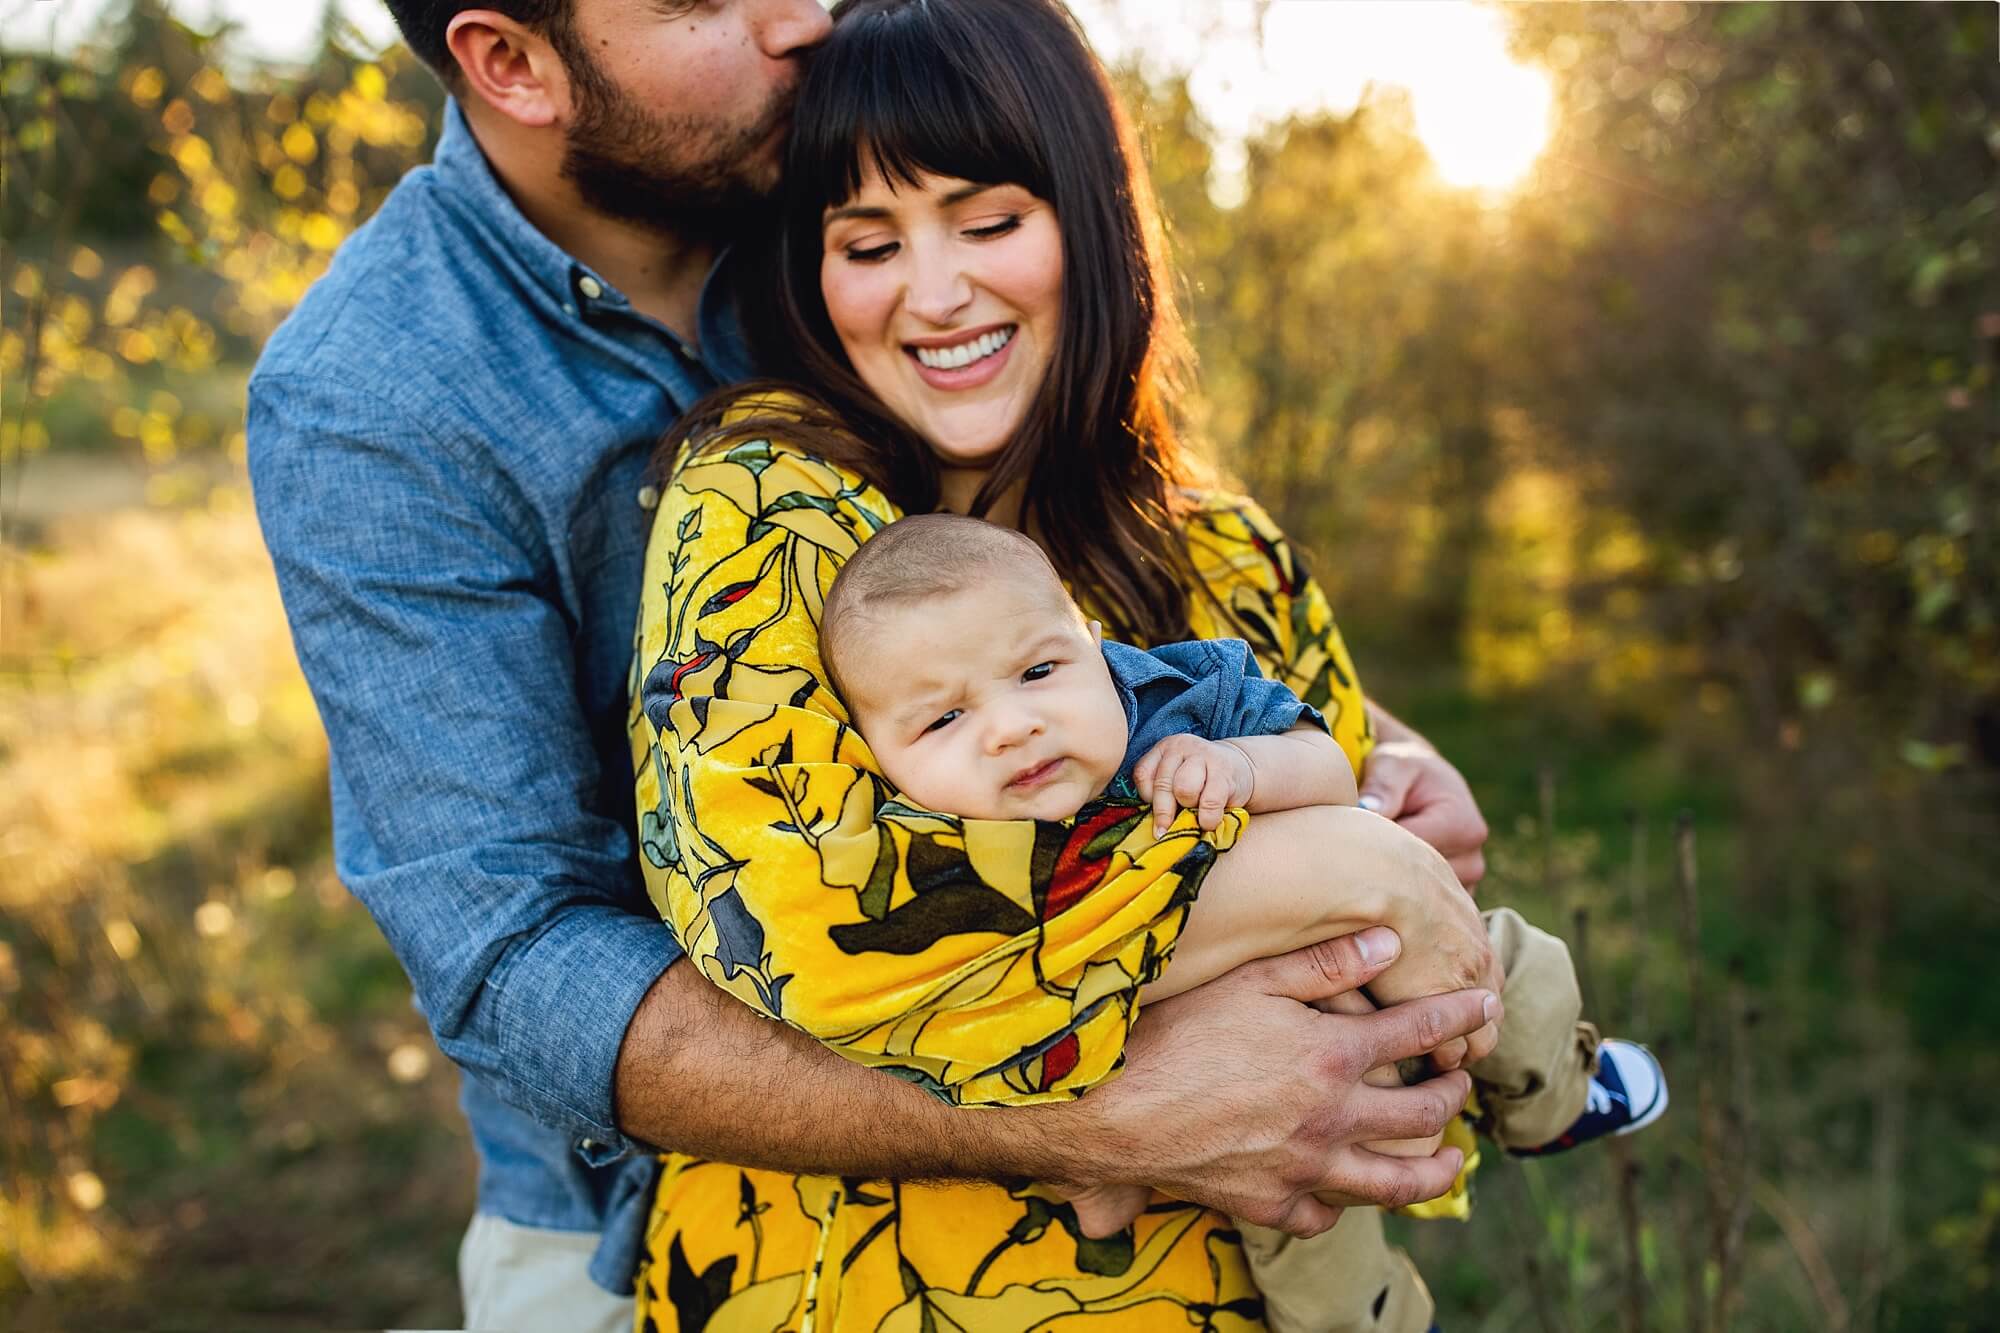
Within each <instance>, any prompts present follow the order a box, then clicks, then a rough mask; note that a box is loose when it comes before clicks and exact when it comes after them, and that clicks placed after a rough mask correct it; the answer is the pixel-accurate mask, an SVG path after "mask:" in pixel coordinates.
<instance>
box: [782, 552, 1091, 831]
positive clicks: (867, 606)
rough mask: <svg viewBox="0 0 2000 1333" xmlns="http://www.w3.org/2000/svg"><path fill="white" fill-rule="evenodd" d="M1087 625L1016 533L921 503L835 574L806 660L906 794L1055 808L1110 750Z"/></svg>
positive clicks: (990, 813)
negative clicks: (929, 510)
mask: <svg viewBox="0 0 2000 1333" xmlns="http://www.w3.org/2000/svg"><path fill="white" fill-rule="evenodd" d="M1100 633H1101V631H1100V630H1099V629H1098V626H1097V624H1096V623H1095V622H1093V621H1086V620H1085V619H1084V618H1083V613H1082V612H1080V611H1078V610H1077V607H1076V603H1075V602H1073V601H1071V600H1070V596H1069V593H1068V592H1066V591H1065V590H1064V589H1063V586H1062V580H1061V579H1059V578H1058V577H1057V576H1056V571H1055V567H1054V566H1052V565H1051V564H1049V560H1048V557H1047V556H1045V555H1043V554H1042V550H1041V548H1040V547H1039V546H1036V545H1035V544H1034V542H1032V541H1030V540H1029V539H1028V538H1027V537H1025V536H1023V535H1022V534H1020V533H1018V532H1015V531H1014V530H1012V529H1011V528H1003V527H999V526H997V525H995V524H992V523H987V522H985V521H984V520H981V519H976V518H961V517H959V516H958V515H956V514H922V515H918V516H915V517H912V518H906V519H903V520H901V521H900V522H896V523H892V524H890V525H889V526H888V527H886V528H884V529H883V530H882V531H881V532H880V533H878V534H877V535H876V536H874V537H871V538H870V539H869V540H867V541H865V542H863V543H862V544H861V546H860V549H859V550H857V551H856V552H855V554H854V558H853V559H851V560H849V561H848V562H847V565H846V567H845V568H843V569H842V570H841V571H840V576H839V577H838V578H836V579H835V580H834V581H833V587H832V588H831V589H830V590H829V591H828V592H827V596H826V609H825V611H824V613H823V614H822V616H821V618H820V640H819V641H820V659H821V661H823V662H824V663H825V665H826V669H827V674H828V676H830V677H831V678H832V681H833V686H834V688H835V689H836V690H838V691H839V692H840V697H841V698H842V699H844V700H845V701H846V703H847V711H848V713H849V715H850V716H852V717H853V719H854V725H855V726H856V727H857V728H858V729H859V730H860V732H861V734H862V735H863V736H864V737H866V738H867V741H868V745H869V748H870V749H872V750H873V751H874V752H875V758H876V760H877V761H878V762H879V763H880V764H881V765H882V771H883V772H884V773H885V774H887V775H888V778H889V780H890V781H891V782H893V783H895V784H896V786H897V787H898V788H900V789H901V790H902V791H903V793H904V794H905V795H907V796H909V797H910V798H911V799H912V800H915V801H917V802H919V803H921V804H923V805H925V806H928V807H929V808H931V809H933V810H942V811H945V812H948V813H950V814H955V815H963V816H965V817H967V818H970V819H1028V818H1032V819H1062V818H1065V817H1067V816H1069V815H1072V814H1075V813H1076V811H1077V808H1078V807H1079V806H1081V805H1082V804H1083V803H1084V802H1085V801H1087V800H1089V799H1090V798H1091V797H1093V796H1096V795H1097V794H1098V793H1100V792H1102V791H1103V790H1104V788H1105V786H1106V785H1107V784H1109V783H1110V781H1111V779H1112V778H1114V777H1116V776H1117V774H1118V768H1119V765H1120V764H1121V763H1122V762H1123V760H1124V757H1125V743H1126V738H1127V730H1126V725H1125V709H1124V705H1122V704H1121V703H1120V702H1119V699H1118V690H1117V688H1116V687H1115V686H1114V685H1113V684H1112V683H1111V671H1110V668H1109V667H1108V666H1106V665H1105V661H1104V653H1103V651H1102V649H1101V648H1100V647H1099V637H1100Z"/></svg>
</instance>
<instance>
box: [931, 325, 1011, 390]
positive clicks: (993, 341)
mask: <svg viewBox="0 0 2000 1333" xmlns="http://www.w3.org/2000/svg"><path fill="white" fill-rule="evenodd" d="M1019 327H1020V326H1019V325H1016V324H1009V325H1006V326H1005V327H1004V328H998V329H987V330H985V331H983V332H979V333H974V334H973V335H971V336H970V337H965V338H962V339H961V340H960V341H957V342H947V341H945V340H943V339H932V340H930V341H928V342H912V343H905V344H904V345H903V346H904V350H905V351H907V352H908V353H909V354H910V357H911V359H912V360H914V361H915V362H916V363H917V367H918V370H917V373H918V374H919V375H921V376H922V377H923V381H924V383H926V384H928V385H930V386H931V387H932V388H933V389H942V390H945V391H947V392H949V391H950V390H953V389H974V388H977V387H979V386H980V385H982V384H985V383H986V382H988V381H989V380H991V379H992V378H993V377H994V376H995V375H998V374H999V373H1000V372H1001V371H1002V370H1004V369H1005V368H1006V366H1007V353H1008V352H1009V351H1010V350H1012V348H1013V346H1014V333H1015V331H1016V330H1017V329H1018V328H1019Z"/></svg>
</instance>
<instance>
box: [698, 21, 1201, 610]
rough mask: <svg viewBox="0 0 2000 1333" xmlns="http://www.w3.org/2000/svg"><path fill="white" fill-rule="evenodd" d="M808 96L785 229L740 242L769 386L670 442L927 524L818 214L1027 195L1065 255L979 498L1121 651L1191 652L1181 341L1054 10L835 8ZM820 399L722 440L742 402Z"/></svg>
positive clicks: (1083, 54) (1097, 100) (1188, 474)
mask: <svg viewBox="0 0 2000 1333" xmlns="http://www.w3.org/2000/svg"><path fill="white" fill-rule="evenodd" d="M833 13H834V27H833V33H832V35H831V36H830V37H829V38H828V39H827V41H826V42H825V44H824V45H822V46H821V47H820V48H819V49H818V50H817V51H816V52H815V53H814V54H813V56H812V58H811V61H810V64H809V65H808V68H807V72H806V75H805V78H804V80H803V82H802V83H801V85H800V89H799V98H798V105H797V108H796V111H795V113H794V119H793V127H794V128H793V130H792V138H791V145H790V150H789V155H788V161H787V167H786V175H785V183H784V187H783V192H782V199H783V202H782V207H781V210H780V217H779V219H778V222H777V225H776V227H775V234H774V235H772V236H771V237H768V238H766V239H765V240H764V241H763V242H762V243H761V244H759V245H756V246H754V247H746V250H747V253H748V254H749V256H750V257H749V258H746V259H745V261H744V263H743V264H742V266H741V269H742V270H743V271H746V272H748V273H749V274H750V286H749V288H748V290H747V291H746V296H745V302H744V310H745V327H746V332H747V333H748V335H749V338H750V342H751V347H752V349H753V352H754V353H755V356H756V358H757V361H758V364H759V365H760V366H762V367H763V368H764V369H766V370H767V371H769V372H770V373H772V374H773V375H775V376H776V377H777V379H776V380H775V381H760V382H759V383H757V384H755V385H752V386H749V387H748V388H747V389H746V388H745V387H743V386H738V387H736V388H733V389H730V390H726V391H724V392H722V393H720V394H715V395H711V396H710V397H709V398H708V399H706V400H704V401H703V402H702V403H700V404H697V405H696V407H695V409H694V410H693V411H692V412H690V413H689V415H688V417H687V418H684V419H683V421H682V422H681V423H680V424H679V425H677V426H676V427H675V429H674V433H673V434H671V435H670V436H669V437H668V442H669V449H668V451H666V454H665V456H664V458H663V461H664V462H670V461H671V458H672V455H673V454H674V453H675V452H677V450H675V449H674V448H673V447H672V446H674V445H676V444H679V443H680V442H682V441H685V445H684V446H682V447H685V448H689V449H696V450H703V449H708V448H713V447H721V446H727V445H729V444H733V443H739V442H741V441H743V440H746V439H753V438H758V437H760V436H764V435H773V436H776V437H778V438H782V439H787V440H791V441H794V442H796V443H798V444H799V445H800V446H801V447H803V448H807V449H810V450H812V451H813V452H815V453H818V454H821V455H823V456H825V457H827V458H828V459H829V460H831V461H833V462H836V463H839V464H842V465H844V466H847V467H850V468H852V469H854V470H855V471H857V472H859V473H861V474H862V475H863V476H864V477H866V478H867V479H868V480H869V481H871V482H873V483H874V484H875V485H877V486H879V487H880V488H881V489H882V490H883V492H884V493H885V494H886V495H888V497H889V498H890V499H891V500H892V501H894V502H895V503H896V504H897V505H898V506H900V507H901V508H902V509H903V510H904V512H906V513H926V512H929V511H931V510H934V509H936V508H937V505H938V499H939V490H938V486H939V483H938V466H937V462H936V459H935V457H934V456H933V454H932V452H931V450H930V447H929V446H928V445H927V444H926V443H925V442H924V440H923V439H922V438H921V437H920V436H918V435H917V434H916V433H915V432H914V431H912V430H911V429H910V428H909V427H908V426H907V425H905V424H904V423H903V422H902V421H900V420H898V419H897V418H896V417H895V416H893V415H892V414H891V413H890V412H889V411H888V409H887V408H885V407H884V406H883V404H882V403H881V402H880V400H878V399H877V398H876V397H875V396H874V394H872V393H871V392H870V391H869V390H868V388H867V386H866V385H865V384H863V383H862V381H861V380H860V378H859V377H858V376H856V375H855V373H854V368H853V366H852V365H850V364H849V362H848V360H847V356H846V354H845V353H844V352H843V351H842V350H841V346H840V341H839V339H838V337H837V336H836V335H835V333H834V330H833V326H832V323H831V322H830V320H829V319H828V317H827V312H826V305H825V302H824V300H823V299H822V297H821V294H820V278H819V274H820V262H821V258H822V244H821V227H822V224H821V219H822V217H823V215H824V214H825V211H826V210H827V209H828V208H830V207H836V206H838V205H840V204H842V203H844V202H846V201H847V200H849V199H851V198H852V197H853V196H854V193H855V191H856V190H857V189H858V188H859V186H860V183H861V180H862V179H863V177H864V176H866V175H867V174H868V172H869V170H870V169H871V168H872V169H879V170H880V171H881V172H882V174H883V175H884V176H885V177H886V178H887V179H888V180H890V181H891V182H897V183H911V184H914V183H915V182H916V180H917V179H918V177H919V176H920V175H922V174H924V173H931V174H936V175H942V176H953V177H958V178H961V179H965V180H971V181H976V182H980V183H982V184H995V185H999V184H1014V185H1020V186H1022V187H1024V188H1026V189H1027V190H1029V191H1030V192H1031V193H1033V194H1034V195H1035V196H1037V197H1038V198H1041V199H1044V200H1046V201H1048V203H1049V204H1050V206H1051V208H1052V209H1053V211H1054V213H1055V216H1056V220H1057V227H1058V229H1059V232H1060V235H1061V238H1062V247H1063V273H1062V318H1061V330H1060V333H1059V335H1058V337H1057V341H1056V347H1055V349H1054V353H1053V356H1052V359H1051V361H1050V364H1049V368H1048V373H1047V375H1046V377H1045V379H1044V381H1043V383H1042V385H1041V387H1040V389H1039V390H1038V391H1037V393H1036V395H1035V398H1034V400H1033V401H1032V403H1031V404H1030V406H1029V408H1028V410H1027V413H1026V416H1025V417H1024V419H1023V420H1022V422H1021V425H1020V427H1019V428H1018V429H1017V430H1016V432H1015V434H1014V437H1013V438H1012V439H1011V440H1010V441H1009V442H1008V443H1007V444H1006V445H1005V446H1004V447H1003V448H1002V449H1001V451H1000V453H999V455H998V457H997V459H996V460H995V463H994V466H993V469H992V472H991V474H990V475H989V476H988V477H987V479H986V482H985V484H984V485H983V486H982V487H981V489H980V492H979V495H978V496H977V497H976V499H975V500H974V502H973V505H972V512H973V514H974V515H975V516H976V515H980V514H984V513H985V512H986V511H987V510H988V509H989V508H990V507H991V506H992V504H993V503H994V502H995V500H997V499H998V497H1000V496H1001V495H1003V494H1005V493H1006V492H1007V491H1008V490H1009V488H1011V487H1012V486H1014V485H1015V484H1016V483H1017V482H1020V481H1022V480H1024V479H1025V481H1026V483H1027V486H1026V503H1025V515H1024V517H1025V518H1026V519H1031V520H1032V521H1033V523H1034V525H1035V527H1036V530H1037V535H1038V537H1039V538H1040V539H1041V540H1042V541H1043V542H1044V544H1045V545H1046V546H1047V547H1048V550H1049V553H1050V555H1051V556H1052V557H1053V558H1054V562H1055V566H1056V568H1057V569H1058V570H1060V571H1061V573H1062V574H1063V576H1064V577H1065V578H1066V579H1068V580H1069V581H1070V584H1071V586H1072V587H1074V588H1075V590H1076V592H1077V594H1078V596H1079V598H1080V599H1081V600H1082V601H1083V602H1084V603H1085V604H1086V605H1088V606H1090V607H1092V608H1093V609H1094V610H1095V612H1096V613H1097V614H1100V615H1102V616H1103V617H1104V619H1105V622H1106V625H1107V628H1108V629H1109V630H1110V631H1111V632H1112V634H1113V635H1114V636H1116V637H1119V638H1125V639H1132V640H1137V641H1140V642H1165V641H1169V640H1173V639H1183V638H1186V637H1188V634H1189V629H1188V590H1189V589H1190V588H1193V587H1197V586H1199V585H1198V581H1197V580H1196V578H1195V574H1194V570H1193V566H1192V563H1191V561H1190V560H1189V557H1188V554H1187V548H1186V545H1185V542H1184V539H1183V537H1182V536H1181V533H1180V520H1181V518H1182V517H1183V515H1184V513H1185V510H1186V508H1187V504H1186V501H1185V499H1184V496H1183V491H1182V487H1183V486H1184V485H1185V484H1186V483H1187V482H1189V481H1190V480H1192V478H1193V474H1194V471H1195V465H1194V463H1193V460H1192V459H1191V458H1190V457H1189V455H1188V454H1187V452H1186V451H1185V450H1184V448H1183V447H1182V445H1181V443H1180V440H1179V438H1178V436H1177V434H1176V431H1175V422H1174V409H1175V404H1176V398H1177V392H1178V388H1179V379H1180V373H1181V371H1182V369H1183V367H1184V365H1185V362H1186V342H1185V339H1184V337H1183V335H1182V330H1181V325H1180V320H1179V317H1178V314H1177V312H1176V309H1175V305H1174V301H1173V299H1172V288H1171V282H1170V279H1169V276H1168V273H1167V269H1166V262H1165V255H1164V249H1165V246H1164V238H1163V235H1162V230H1161V226H1160V220H1159V212H1158V208H1157V206H1156V205H1155V203H1154V201H1153V196H1152V189H1151V185H1150V183H1149V182H1148V180H1147V177H1146V171H1145V166H1144V163H1143V161H1142V160H1141V158H1140V156H1139V152H1138V146H1137V143H1136V140H1135V136H1134V135H1133V132H1132V129H1131V125H1130V123H1129V121H1128V120H1127V118H1126V116H1125V114H1124V112H1123V110H1122V108H1121V107H1120V106H1119V104H1118V100H1117V98H1116V96H1115V95H1114V94H1113V93H1112V91H1111V87H1110V84H1109V82H1108V81H1107V79H1106V77H1105V73H1104V69H1103V67H1102V66H1101V65H1100V64H1099V63H1098V61H1097V59H1096V57H1095V56H1093V55H1092V54H1091V51H1090V47H1089V45H1088V43H1087V42H1086V41H1085V39H1084V36H1083V33H1082V31H1081V30H1080V29H1079V28H1078V26H1077V24H1076V20H1075V19H1074V18H1073V17H1072V16H1071V15H1070V13H1069V11H1068V10H1066V9H1064V8H1063V7H1062V5H1061V4H1060V3H1058V2H1057V0H842V3H840V4H838V5H836V6H835V8H834V11H833ZM786 383H790V384H795V385H804V386H808V393H809V396H810V399H811V401H810V403H809V404H807V405H806V406H804V407H803V408H801V410H800V411H799V412H798V413H797V414H796V415H793V414H791V413H786V414H785V415H783V416H782V417H780V418H775V419H774V418H772V417H770V416H752V417H751V418H749V419H747V420H738V421H732V422H731V423H729V424H728V425H727V426H724V425H723V424H722V417H723V415H724V413H725V411H726V410H727V409H728V408H729V407H730V406H732V405H740V403H741V401H742V399H743V397H744V395H745V394H746V393H754V392H759V391H762V390H767V389H771V388H774V387H780V386H781V385H783V384H786Z"/></svg>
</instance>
